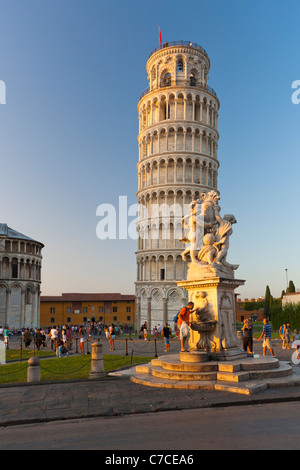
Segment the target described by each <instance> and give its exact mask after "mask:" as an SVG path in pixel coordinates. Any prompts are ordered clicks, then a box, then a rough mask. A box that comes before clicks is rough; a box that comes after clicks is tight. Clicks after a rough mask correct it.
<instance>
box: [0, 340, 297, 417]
mask: <svg viewBox="0 0 300 470" xmlns="http://www.w3.org/2000/svg"><path fill="white" fill-rule="evenodd" d="M101 341H102V343H103V350H104V354H121V355H123V354H124V351H125V343H126V342H125V338H121V339H118V340H117V341H116V350H115V351H109V343H108V341H107V340H105V339H102V340H101ZM17 344H18V340H17V339H16V338H13V339H12V341H11V342H10V347H11V348H12V347H13V346H14V345H17ZM274 345H275V348H274V349H275V354H276V356H277V357H278V358H279V359H280V360H285V361H287V360H290V358H291V355H292V352H293V350H289V351H286V350H283V349H282V347H281V343H280V342H279V341H275V342H274ZM48 348H49V346H48ZM132 350H133V351H134V355H139V356H152V357H154V341H153V340H151V341H138V340H137V339H134V340H133V341H131V340H128V354H129V355H131V351H132ZM163 351H164V344H163V342H162V341H161V340H158V341H157V353H158V355H159V356H160V355H162V354H165V353H164V352H163ZM174 352H179V343H178V342H177V341H176V340H174V341H172V342H171V348H170V354H174ZM254 352H255V353H256V354H261V352H262V349H261V344H260V343H257V341H255V342H254ZM1 367H5V366H1ZM294 372H295V373H297V374H300V369H298V368H297V366H294ZM129 373H130V372H128V373H126V372H123V373H122V374H120V375H116V376H107V377H105V378H103V379H101V380H97V381H68V382H64V383H59V382H57V383H41V384H38V385H28V384H23V385H3V386H1V387H0V409H1V416H0V425H1V426H8V425H13V424H25V423H36V422H47V421H54V420H65V419H75V418H89V417H98V416H118V415H124V414H135V413H149V412H158V411H167V410H184V409H199V408H208V407H220V406H237V405H239V404H257V403H272V402H282V401H298V400H300V388H299V387H287V388H279V389H268V390H265V391H263V392H261V393H259V394H256V395H254V396H250V397H249V396H244V395H237V394H233V393H226V392H219V391H211V390H210V391H206V390H173V389H172V390H168V389H161V388H152V387H144V386H142V385H138V384H135V383H133V382H131V381H130V378H129V375H128V374H129Z"/></svg>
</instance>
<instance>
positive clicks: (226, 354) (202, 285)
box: [177, 277, 247, 361]
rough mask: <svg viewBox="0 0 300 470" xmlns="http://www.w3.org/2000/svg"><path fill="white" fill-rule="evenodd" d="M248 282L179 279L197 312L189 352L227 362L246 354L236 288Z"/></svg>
mask: <svg viewBox="0 0 300 470" xmlns="http://www.w3.org/2000/svg"><path fill="white" fill-rule="evenodd" d="M244 282H245V281H242V280H237V279H227V278H221V277H215V278H211V279H205V280H201V281H180V282H178V283H177V285H178V286H180V287H183V288H184V289H186V290H187V291H188V294H189V302H193V303H194V305H195V309H198V310H197V312H195V313H193V314H192V315H191V318H190V332H191V336H190V340H189V346H190V351H191V352H192V351H198V352H203V353H207V354H208V356H209V358H210V359H212V360H217V361H227V360H234V359H240V358H245V357H247V353H245V352H244V351H243V350H242V349H241V348H240V347H239V340H238V337H237V330H236V300H235V293H234V291H235V289H236V288H237V287H239V286H241V285H243V284H244Z"/></svg>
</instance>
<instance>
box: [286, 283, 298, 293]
mask: <svg viewBox="0 0 300 470" xmlns="http://www.w3.org/2000/svg"><path fill="white" fill-rule="evenodd" d="M293 292H296V288H295V284H294V283H293V281H290V282H289V287H288V288H287V290H286V293H287V294H292V293H293Z"/></svg>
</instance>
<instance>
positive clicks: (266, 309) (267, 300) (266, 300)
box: [264, 286, 271, 317]
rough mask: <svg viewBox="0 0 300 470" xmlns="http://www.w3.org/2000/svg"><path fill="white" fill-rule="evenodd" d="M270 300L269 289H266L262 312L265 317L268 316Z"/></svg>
mask: <svg viewBox="0 0 300 470" xmlns="http://www.w3.org/2000/svg"><path fill="white" fill-rule="evenodd" d="M270 298H271V291H270V287H269V286H267V287H266V294H265V307H264V312H265V315H266V317H269V316H270Z"/></svg>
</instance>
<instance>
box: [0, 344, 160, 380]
mask: <svg viewBox="0 0 300 470" xmlns="http://www.w3.org/2000/svg"><path fill="white" fill-rule="evenodd" d="M41 352H42V351H41ZM30 357H32V355H31V356H30ZM151 359H153V358H152V357H134V358H133V364H141V363H145V362H150V361H151ZM103 360H104V369H105V371H106V372H111V371H114V370H117V369H120V368H121V367H125V366H130V364H131V358H130V357H129V356H113V355H111V356H110V355H104V356H103ZM90 369H91V355H86V354H84V355H82V356H73V357H72V356H71V357H66V358H61V359H57V358H55V359H47V360H41V380H42V381H63V380H71V379H88V378H89V374H90ZM24 382H27V362H22V363H17V364H6V365H0V384H5V383H6V384H8V383H24Z"/></svg>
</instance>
